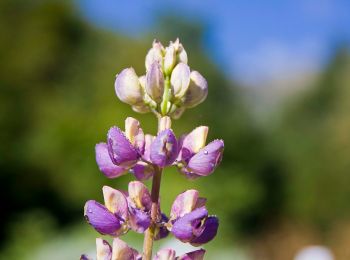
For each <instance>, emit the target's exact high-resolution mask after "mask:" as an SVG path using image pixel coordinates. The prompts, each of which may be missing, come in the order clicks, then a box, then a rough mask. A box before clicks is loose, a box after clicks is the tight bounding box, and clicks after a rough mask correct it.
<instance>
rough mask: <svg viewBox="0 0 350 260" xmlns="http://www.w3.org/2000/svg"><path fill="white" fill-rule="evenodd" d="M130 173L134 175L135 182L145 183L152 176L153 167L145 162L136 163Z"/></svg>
mask: <svg viewBox="0 0 350 260" xmlns="http://www.w3.org/2000/svg"><path fill="white" fill-rule="evenodd" d="M130 172H131V173H132V174H134V175H135V177H136V179H137V180H139V181H145V180H148V179H149V178H151V177H152V176H153V174H154V167H153V166H152V165H150V164H148V163H145V162H138V163H137V164H136V165H135V166H134V167H133V168H132V169H131V170H130Z"/></svg>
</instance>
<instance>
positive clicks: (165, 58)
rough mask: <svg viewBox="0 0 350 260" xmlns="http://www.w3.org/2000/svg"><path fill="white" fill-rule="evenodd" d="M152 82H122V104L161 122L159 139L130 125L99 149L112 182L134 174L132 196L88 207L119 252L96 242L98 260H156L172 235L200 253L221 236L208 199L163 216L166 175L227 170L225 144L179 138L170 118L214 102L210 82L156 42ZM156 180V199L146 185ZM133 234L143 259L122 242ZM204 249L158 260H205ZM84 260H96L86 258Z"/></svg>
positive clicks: (188, 197)
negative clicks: (158, 245)
mask: <svg viewBox="0 0 350 260" xmlns="http://www.w3.org/2000/svg"><path fill="white" fill-rule="evenodd" d="M145 65H146V75H145V76H142V77H140V78H139V77H137V75H136V73H135V71H134V70H133V69H132V68H129V69H125V70H123V71H122V72H121V73H120V74H119V75H117V78H116V82H115V90H116V94H117V96H118V97H119V98H120V99H121V100H122V101H123V102H125V103H127V104H130V105H131V106H132V108H133V109H134V110H135V111H138V112H148V111H152V112H153V113H154V114H156V116H157V117H158V133H157V135H156V136H153V135H151V134H145V133H144V132H143V130H142V128H141V125H140V122H139V121H138V120H136V119H134V118H132V117H128V118H127V119H126V120H125V128H124V131H123V130H121V129H120V128H118V127H116V126H113V127H111V128H110V129H109V131H108V133H107V140H106V142H103V143H99V144H97V145H96V147H95V152H96V162H97V165H98V167H99V169H100V171H101V172H102V173H103V174H104V175H105V176H106V177H107V178H117V177H120V176H122V175H124V174H126V173H128V172H130V173H132V174H133V175H134V176H135V178H136V179H137V180H136V181H131V182H130V183H129V185H128V191H121V190H116V189H113V188H111V187H109V186H104V187H103V189H102V191H103V198H104V203H103V204H101V203H99V202H97V201H95V200H89V201H87V202H86V204H85V208H84V216H85V218H86V220H87V222H88V223H89V224H90V225H91V226H92V227H93V228H94V229H95V230H96V231H97V232H99V233H100V234H102V235H109V236H112V237H113V244H112V246H111V245H110V244H109V243H108V242H107V241H105V240H103V239H102V238H97V239H96V248H97V260H128V259H145V260H150V259H151V256H152V245H153V241H154V240H159V239H162V238H165V237H166V236H168V235H169V234H172V235H173V236H174V237H175V238H177V239H178V240H180V241H181V242H183V243H189V244H191V245H193V246H201V245H203V244H205V243H207V242H209V241H211V240H212V239H213V238H214V237H215V236H216V234H217V230H218V226H219V220H218V218H217V217H216V216H211V215H209V213H208V210H207V208H206V199H205V198H202V197H199V192H198V191H197V190H193V189H190V190H187V191H184V192H183V193H181V194H179V195H178V196H177V197H176V198H175V200H174V202H173V205H172V207H171V211H170V214H169V215H168V216H167V215H166V214H165V213H164V212H162V211H161V207H160V199H159V190H160V181H161V175H162V171H163V169H164V168H166V167H176V168H177V169H178V171H179V172H180V173H181V174H183V175H184V176H185V177H187V178H189V179H196V178H199V177H202V176H208V175H210V174H212V173H213V172H214V170H215V169H216V167H217V166H218V165H219V164H220V162H221V159H222V155H223V150H224V142H223V140H214V141H212V142H210V143H208V144H206V142H207V135H208V127H207V126H199V127H197V128H195V129H194V130H193V131H191V132H190V133H188V134H184V135H182V136H181V137H179V138H177V137H176V135H175V134H174V132H173V130H172V129H171V117H173V118H178V117H179V116H180V115H181V114H182V113H183V111H184V110H185V109H186V108H191V107H194V106H195V105H197V104H199V103H201V102H202V101H203V100H204V99H205V98H206V96H207V91H208V90H207V83H206V80H205V79H204V78H203V76H201V75H200V74H199V73H198V72H197V71H191V70H190V68H189V67H188V65H187V53H186V51H185V49H184V48H183V46H182V44H181V43H180V42H179V41H178V40H176V41H175V42H174V43H173V42H170V44H169V46H168V47H166V48H164V47H163V46H162V45H161V43H159V42H157V41H155V42H154V43H153V46H152V48H151V50H150V51H149V52H148V54H147V56H146V62H145ZM148 179H152V192H150V191H149V190H148V189H147V187H146V186H145V185H144V184H143V183H142V181H146V180H148ZM129 230H132V231H134V232H137V233H144V234H145V243H144V248H143V252H142V254H140V253H139V252H138V251H137V250H135V249H133V248H131V247H129V246H128V245H127V244H126V243H125V242H123V241H122V240H121V239H119V237H120V236H122V235H123V234H125V233H127V232H128V231H129ZM204 253H205V250H203V249H200V250H196V251H193V252H189V253H187V254H185V255H182V256H176V252H175V251H174V250H172V249H162V250H160V251H159V252H157V253H156V255H155V256H154V258H153V259H155V260H180V259H182V260H185V259H186V260H191V259H192V260H200V259H203V258H204ZM81 259H90V258H89V257H88V256H86V255H82V256H81Z"/></svg>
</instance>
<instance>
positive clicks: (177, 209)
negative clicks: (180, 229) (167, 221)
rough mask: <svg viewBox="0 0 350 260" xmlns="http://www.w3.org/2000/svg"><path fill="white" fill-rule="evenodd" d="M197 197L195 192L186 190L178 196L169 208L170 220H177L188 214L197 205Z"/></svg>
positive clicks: (197, 193)
mask: <svg viewBox="0 0 350 260" xmlns="http://www.w3.org/2000/svg"><path fill="white" fill-rule="evenodd" d="M198 195H199V192H198V191H197V190H187V191H185V192H183V193H181V194H179V195H178V196H177V197H176V199H175V200H174V203H173V205H172V207H171V211H170V218H171V219H177V218H179V217H182V216H183V215H185V214H187V213H190V212H191V211H192V210H193V209H194V207H195V205H196V203H197V199H198Z"/></svg>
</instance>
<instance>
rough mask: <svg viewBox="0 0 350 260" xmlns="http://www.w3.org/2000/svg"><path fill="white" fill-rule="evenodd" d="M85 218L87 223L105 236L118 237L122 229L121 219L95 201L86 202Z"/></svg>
mask: <svg viewBox="0 0 350 260" xmlns="http://www.w3.org/2000/svg"><path fill="white" fill-rule="evenodd" d="M84 216H85V219H86V220H87V222H88V223H89V224H90V225H91V226H93V227H94V228H95V229H96V230H97V231H98V232H99V233H101V234H103V235H111V236H114V235H117V234H118V231H119V229H120V228H121V223H120V221H119V219H118V218H117V217H116V216H115V215H114V214H113V213H112V212H110V211H109V210H108V209H107V208H106V207H105V206H103V205H102V204H100V203H98V202H96V201H94V200H89V201H88V202H86V204H85V207H84Z"/></svg>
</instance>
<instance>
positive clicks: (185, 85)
mask: <svg viewBox="0 0 350 260" xmlns="http://www.w3.org/2000/svg"><path fill="white" fill-rule="evenodd" d="M187 61H188V57H187V52H186V50H185V49H184V47H183V45H182V44H181V43H180V41H179V39H176V41H175V42H170V43H169V45H168V46H167V47H165V48H164V47H163V45H162V44H161V43H160V42H159V41H156V40H155V41H154V42H153V45H152V48H151V49H150V50H149V51H148V53H147V55H146V59H145V66H146V73H145V75H142V76H140V77H138V76H137V74H136V72H135V70H134V69H133V68H127V69H124V70H122V71H121V73H119V74H118V75H117V76H116V80H115V84H114V86H115V92H116V94H117V96H118V98H119V99H120V100H121V101H122V102H124V103H127V104H129V105H131V106H132V108H133V110H134V111H136V112H139V113H147V112H150V111H152V112H154V113H155V114H158V115H162V116H165V115H169V116H171V117H172V118H175V119H177V118H179V117H180V116H181V114H182V113H183V112H184V111H185V109H186V108H192V107H195V106H197V105H198V104H200V103H202V102H203V101H204V100H205V98H206V97H207V94H208V84H207V81H206V80H205V78H204V77H203V76H202V75H201V74H200V73H199V72H198V71H191V69H190V67H189V66H188V65H187Z"/></svg>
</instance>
